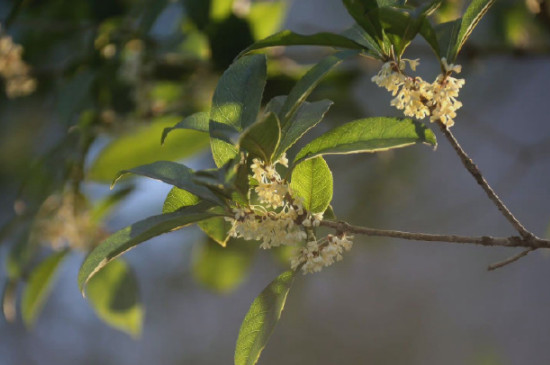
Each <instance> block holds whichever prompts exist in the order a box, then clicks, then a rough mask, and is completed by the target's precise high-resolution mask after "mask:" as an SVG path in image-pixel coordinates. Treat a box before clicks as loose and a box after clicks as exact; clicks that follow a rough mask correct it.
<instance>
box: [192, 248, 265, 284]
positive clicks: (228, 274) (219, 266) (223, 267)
mask: <svg viewBox="0 0 550 365" xmlns="http://www.w3.org/2000/svg"><path fill="white" fill-rule="evenodd" d="M254 254H255V250H254V247H253V246H251V245H250V244H249V243H245V242H242V241H237V240H232V241H230V242H229V244H228V245H227V247H225V248H224V247H221V246H220V245H219V244H217V243H215V242H213V241H210V240H208V242H206V243H205V244H204V245H201V246H200V247H198V248H197V250H196V251H194V253H193V265H192V269H191V270H192V271H191V272H192V274H193V277H194V278H195V279H196V280H197V281H198V282H199V283H201V284H202V285H204V286H206V287H207V288H209V289H211V290H214V291H216V292H219V293H227V292H230V291H232V290H233V289H235V288H236V287H237V286H238V285H239V284H241V283H242V282H243V280H244V279H245V278H246V275H247V273H248V272H249V271H250V267H251V265H252V261H253V259H254Z"/></svg>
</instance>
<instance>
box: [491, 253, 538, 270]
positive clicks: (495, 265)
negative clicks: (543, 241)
mask: <svg viewBox="0 0 550 365" xmlns="http://www.w3.org/2000/svg"><path fill="white" fill-rule="evenodd" d="M534 250H535V249H534V248H528V249H527V250H524V251H521V252H520V253H518V254H517V255H515V256H512V257H510V258H508V259H506V260H504V261H501V262H497V263H496V264H492V265H489V267H488V268H487V270H489V271H493V270H496V269H499V268H501V267H503V266H506V265H508V264H511V263H512V262H516V261H517V260H519V259H521V258H522V257H524V256H527V255H528V254H529V252H531V251H534Z"/></svg>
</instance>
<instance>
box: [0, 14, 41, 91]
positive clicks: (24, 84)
mask: <svg viewBox="0 0 550 365" xmlns="http://www.w3.org/2000/svg"><path fill="white" fill-rule="evenodd" d="M22 55H23V47H22V46H21V45H19V44H16V43H13V41H12V39H11V37H10V36H7V35H4V34H2V28H1V25H0V76H1V77H2V78H3V79H4V83H5V88H6V94H7V96H8V98H10V99H11V98H17V97H20V96H25V95H28V94H31V93H32V92H33V91H34V90H36V80H35V79H34V78H32V77H31V76H29V72H30V67H29V66H28V65H27V64H26V63H25V62H24V61H23V60H22Z"/></svg>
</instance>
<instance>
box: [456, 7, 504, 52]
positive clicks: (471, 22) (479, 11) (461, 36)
mask: <svg viewBox="0 0 550 365" xmlns="http://www.w3.org/2000/svg"><path fill="white" fill-rule="evenodd" d="M494 2H495V0H472V2H471V3H470V5H469V6H468V8H467V9H466V12H465V13H464V16H463V17H462V21H461V23H460V30H459V31H458V36H457V39H456V43H455V45H454V47H453V51H452V53H451V54H450V55H449V62H453V61H454V60H455V59H456V56H457V55H458V53H459V52H460V50H461V49H462V46H464V43H465V42H466V40H467V39H468V38H469V37H470V35H471V34H472V31H473V30H474V28H475V27H476V26H477V25H478V23H479V21H480V20H481V18H483V16H484V15H485V13H487V11H488V10H489V8H490V7H491V5H493V3H494Z"/></svg>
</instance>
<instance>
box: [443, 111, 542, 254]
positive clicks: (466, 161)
mask: <svg viewBox="0 0 550 365" xmlns="http://www.w3.org/2000/svg"><path fill="white" fill-rule="evenodd" d="M437 124H438V125H439V128H440V129H441V132H442V133H443V134H444V135H445V137H446V138H447V140H448V141H449V143H450V144H451V146H452V147H453V149H454V150H455V152H456V153H457V155H458V157H460V160H461V161H462V164H463V165H464V167H465V168H466V170H468V171H469V172H470V174H471V175H472V176H473V177H474V179H475V180H476V181H477V183H478V184H479V185H480V186H481V187H482V188H483V190H484V191H485V193H486V194H487V196H488V197H489V199H491V201H492V202H493V203H494V204H495V205H496V206H497V208H498V210H500V212H501V213H502V215H503V216H504V217H505V218H506V219H507V220H508V221H509V222H510V223H511V224H512V226H514V228H515V229H516V231H518V233H519V234H520V235H521V236H522V237H523V238H524V239H529V238H531V239H532V238H534V237H535V236H534V235H533V234H532V233H531V232H529V231H528V230H527V229H526V228H525V227H524V226H523V225H522V224H521V223H520V222H519V220H518V219H517V218H516V217H515V216H514V215H513V214H512V212H510V210H509V209H508V208H507V207H506V205H504V203H503V202H502V200H500V198H499V197H498V195H497V194H496V193H495V192H494V190H493V189H492V188H491V186H490V185H489V183H487V180H485V178H484V177H483V174H482V173H481V171H480V170H479V168H478V167H477V165H476V164H475V163H474V161H472V159H471V158H470V157H469V156H468V155H467V154H466V152H465V151H464V150H463V149H462V147H461V146H460V144H459V143H458V141H457V140H456V138H455V137H454V135H453V134H452V133H451V131H450V130H449V129H448V128H447V127H446V126H445V125H444V124H443V123H440V122H439V123H437ZM525 247H529V246H525Z"/></svg>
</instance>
